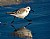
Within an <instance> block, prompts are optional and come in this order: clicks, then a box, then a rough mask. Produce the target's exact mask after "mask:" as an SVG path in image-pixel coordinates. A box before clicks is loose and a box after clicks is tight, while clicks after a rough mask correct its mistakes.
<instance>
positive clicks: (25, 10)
mask: <svg viewBox="0 0 50 39" xmlns="http://www.w3.org/2000/svg"><path fill="white" fill-rule="evenodd" d="M30 11H33V10H31V8H30V7H29V6H27V7H26V8H21V9H19V10H15V11H13V12H7V14H10V15H13V16H14V19H15V17H18V18H23V19H26V18H25V17H26V16H27V15H28V14H29V12H30ZM33 12H34V11H33ZM26 20H27V21H29V22H30V21H32V20H28V19H26ZM13 22H14V20H13V21H12V22H11V23H13Z"/></svg>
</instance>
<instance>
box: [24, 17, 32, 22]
mask: <svg viewBox="0 0 50 39" xmlns="http://www.w3.org/2000/svg"><path fill="white" fill-rule="evenodd" d="M24 19H25V20H27V21H28V22H32V20H29V19H26V18H24Z"/></svg>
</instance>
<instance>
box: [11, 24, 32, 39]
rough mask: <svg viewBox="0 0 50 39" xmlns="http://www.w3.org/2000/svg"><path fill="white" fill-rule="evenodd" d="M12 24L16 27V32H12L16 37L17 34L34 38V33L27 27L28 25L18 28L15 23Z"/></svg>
mask: <svg viewBox="0 0 50 39" xmlns="http://www.w3.org/2000/svg"><path fill="white" fill-rule="evenodd" d="M30 24H31V23H29V24H28V25H30ZM28 25H26V26H28ZM11 26H12V27H13V28H14V29H15V30H14V32H12V36H15V37H16V36H17V37H21V38H27V39H28V38H32V33H31V31H30V30H29V29H27V28H26V26H24V27H21V28H18V29H16V28H15V27H14V25H13V24H12V25H11Z"/></svg>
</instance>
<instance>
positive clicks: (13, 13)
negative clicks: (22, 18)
mask: <svg viewBox="0 0 50 39" xmlns="http://www.w3.org/2000/svg"><path fill="white" fill-rule="evenodd" d="M6 14H14V12H6Z"/></svg>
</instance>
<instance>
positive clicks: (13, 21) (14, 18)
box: [11, 16, 16, 24]
mask: <svg viewBox="0 0 50 39" xmlns="http://www.w3.org/2000/svg"><path fill="white" fill-rule="evenodd" d="M15 18H16V17H15V16H14V19H13V21H12V22H11V24H12V23H13V22H14V20H15Z"/></svg>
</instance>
